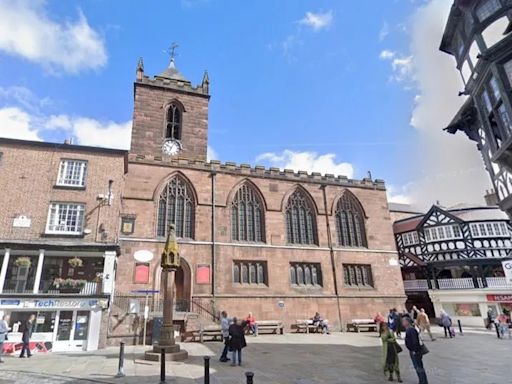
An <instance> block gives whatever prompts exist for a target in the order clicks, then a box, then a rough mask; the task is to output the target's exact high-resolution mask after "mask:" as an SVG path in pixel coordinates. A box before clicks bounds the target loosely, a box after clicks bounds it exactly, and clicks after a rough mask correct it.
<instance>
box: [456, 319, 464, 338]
mask: <svg viewBox="0 0 512 384" xmlns="http://www.w3.org/2000/svg"><path fill="white" fill-rule="evenodd" d="M457 323H458V324H459V333H460V334H461V336H462V335H463V334H464V333H462V324H461V322H460V320H457Z"/></svg>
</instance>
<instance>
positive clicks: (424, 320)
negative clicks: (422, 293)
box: [416, 308, 435, 341]
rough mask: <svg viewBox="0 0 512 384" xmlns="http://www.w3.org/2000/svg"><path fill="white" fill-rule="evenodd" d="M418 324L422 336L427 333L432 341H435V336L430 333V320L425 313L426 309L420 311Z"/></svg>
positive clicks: (417, 319)
mask: <svg viewBox="0 0 512 384" xmlns="http://www.w3.org/2000/svg"><path fill="white" fill-rule="evenodd" d="M416 324H417V325H418V328H419V330H420V334H421V333H424V332H425V331H427V332H428V335H429V336H430V340H432V341H434V340H435V338H434V336H432V332H431V331H430V319H429V318H428V315H427V314H426V313H425V309H424V308H421V309H420V312H419V313H418V317H417V318H416Z"/></svg>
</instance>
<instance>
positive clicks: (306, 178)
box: [128, 154, 386, 190]
mask: <svg viewBox="0 0 512 384" xmlns="http://www.w3.org/2000/svg"><path fill="white" fill-rule="evenodd" d="M128 160H129V162H130V163H138V164H147V165H155V166H166V167H171V168H180V169H195V170H202V171H207V172H218V173H226V174H234V175H247V176H250V177H265V178H270V179H278V180H285V181H294V182H311V183H317V184H326V185H336V186H347V187H359V188H368V189H379V190H385V189H386V185H385V182H384V180H381V179H371V178H367V177H366V178H363V179H361V180H357V179H349V178H348V177H347V176H342V175H338V176H336V175H333V174H330V173H326V174H321V173H320V172H307V171H294V170H291V169H280V168H276V167H269V168H266V167H265V166H263V165H256V166H251V165H249V164H246V163H242V164H237V163H235V162H231V161H226V162H224V163H223V162H220V161H219V160H211V161H201V160H193V159H186V158H170V157H162V156H148V155H137V154H130V155H129V159H128Z"/></svg>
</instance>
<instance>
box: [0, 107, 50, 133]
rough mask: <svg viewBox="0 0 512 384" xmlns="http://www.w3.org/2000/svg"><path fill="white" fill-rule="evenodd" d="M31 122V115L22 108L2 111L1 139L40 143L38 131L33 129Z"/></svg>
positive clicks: (0, 120) (0, 117) (0, 115)
mask: <svg viewBox="0 0 512 384" xmlns="http://www.w3.org/2000/svg"><path fill="white" fill-rule="evenodd" d="M31 120H32V119H31V117H30V115H29V114H28V113H26V112H25V111H23V110H21V109H20V108H17V107H7V108H2V109H0V137H7V138H9V139H20V140H36V141H40V140H41V138H40V137H39V134H38V132H37V130H35V129H33V128H32V127H31Z"/></svg>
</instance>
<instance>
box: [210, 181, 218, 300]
mask: <svg viewBox="0 0 512 384" xmlns="http://www.w3.org/2000/svg"><path fill="white" fill-rule="evenodd" d="M216 175H217V172H215V171H212V173H211V178H212V197H211V199H212V234H211V237H212V259H211V264H212V288H211V289H212V296H213V304H214V307H215V275H216V273H215V272H216V271H215V270H216V264H215V231H216V230H217V226H216V222H215V176H216Z"/></svg>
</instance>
